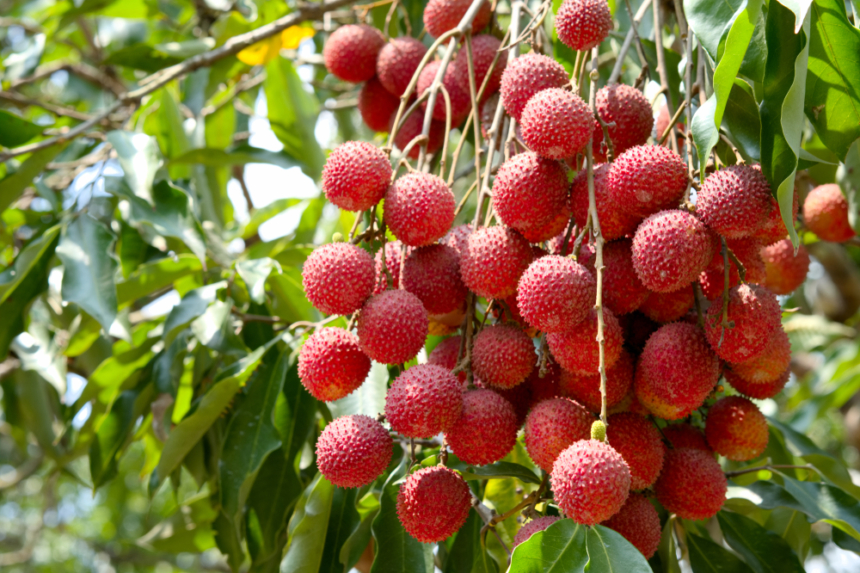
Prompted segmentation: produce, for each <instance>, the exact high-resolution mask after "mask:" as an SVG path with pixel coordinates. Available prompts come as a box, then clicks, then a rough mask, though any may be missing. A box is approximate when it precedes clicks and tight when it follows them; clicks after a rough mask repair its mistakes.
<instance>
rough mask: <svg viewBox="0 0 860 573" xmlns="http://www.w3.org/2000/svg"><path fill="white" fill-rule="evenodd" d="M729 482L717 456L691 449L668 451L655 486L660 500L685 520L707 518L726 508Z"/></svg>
mask: <svg viewBox="0 0 860 573" xmlns="http://www.w3.org/2000/svg"><path fill="white" fill-rule="evenodd" d="M727 490H728V483H727V482H726V476H725V475H724V474H723V469H722V468H721V467H720V464H718V463H717V460H715V459H714V455H713V454H711V453H708V452H703V451H701V450H694V449H689V448H684V449H677V450H669V451H668V452H666V460H665V462H664V464H663V471H662V472H661V473H660V477H659V478H658V479H657V483H656V484H655V485H654V492H655V493H656V494H657V501H659V502H660V504H661V505H662V506H663V507H665V508H666V510H667V511H670V512H672V513H676V514H678V517H680V518H682V519H708V518H710V517H713V516H715V515H716V514H717V512H718V511H720V508H722V507H723V502H724V501H725V500H726V491H727Z"/></svg>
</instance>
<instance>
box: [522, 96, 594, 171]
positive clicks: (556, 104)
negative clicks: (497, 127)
mask: <svg viewBox="0 0 860 573" xmlns="http://www.w3.org/2000/svg"><path fill="white" fill-rule="evenodd" d="M520 118H521V122H520V125H521V126H522V136H523V141H525V142H526V145H528V146H529V149H531V150H532V151H534V152H536V153H537V154H538V155H541V156H542V157H546V158H548V159H567V158H569V157H573V156H574V155H576V154H577V153H579V152H580V151H582V149H583V148H584V147H585V144H586V143H588V139H589V138H590V137H591V133H592V130H593V129H594V117H593V116H592V115H591V110H590V109H589V107H588V104H587V103H585V102H584V101H583V100H582V98H581V97H579V96H578V95H575V94H573V93H571V92H568V91H565V90H563V89H561V88H550V89H546V90H543V91H541V92H538V93H537V94H535V95H534V96H532V98H531V99H530V100H529V101H528V103H526V107H525V108H524V109H523V113H522V115H521V116H520Z"/></svg>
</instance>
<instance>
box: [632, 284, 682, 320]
mask: <svg viewBox="0 0 860 573" xmlns="http://www.w3.org/2000/svg"><path fill="white" fill-rule="evenodd" d="M694 302H695V298H693V289H692V288H681V289H678V290H676V291H672V292H666V293H663V292H652V293H650V294H648V297H647V298H646V299H645V301H644V302H643V303H642V304H641V305H640V306H639V312H641V313H642V314H644V315H645V316H647V317H648V318H650V319H651V320H654V321H657V322H663V323H666V322H673V321H675V320H678V319H679V318H681V317H682V316H684V315H685V314H687V312H688V311H689V310H690V309H691V308H693V303H694Z"/></svg>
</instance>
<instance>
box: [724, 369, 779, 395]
mask: <svg viewBox="0 0 860 573" xmlns="http://www.w3.org/2000/svg"><path fill="white" fill-rule="evenodd" d="M724 374H725V377H726V382H728V383H729V384H731V385H732V388H734V389H735V390H737V391H738V393H740V394H743V395H744V396H747V397H749V398H755V399H756V400H765V399H767V398H773V397H774V396H776V395H777V394H779V393H780V392H782V389H783V388H785V385H786V384H787V383H788V379H789V378H790V376H791V370H790V369H788V368H786V369H785V372H783V373H782V374H780V375H779V377H778V378H776V379H775V380H770V381H768V382H750V381H749V380H747V379H746V378H741V377H740V376H738V375H737V374H735V373H734V372H732V371H731V370H726V371H725V372H724Z"/></svg>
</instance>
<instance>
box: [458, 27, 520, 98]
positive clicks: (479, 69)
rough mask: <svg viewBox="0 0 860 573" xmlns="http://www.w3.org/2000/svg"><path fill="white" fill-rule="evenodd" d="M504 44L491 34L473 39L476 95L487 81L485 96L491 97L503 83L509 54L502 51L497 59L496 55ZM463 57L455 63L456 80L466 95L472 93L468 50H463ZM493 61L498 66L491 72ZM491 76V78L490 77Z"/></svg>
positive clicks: (473, 68)
mask: <svg viewBox="0 0 860 573" xmlns="http://www.w3.org/2000/svg"><path fill="white" fill-rule="evenodd" d="M501 45H502V42H501V41H500V40H499V39H498V38H496V37H495V36H491V35H490V34H481V35H478V36H475V37H473V38H472V65H473V67H472V70H473V71H474V73H475V93H476V94H477V92H478V91H479V90H480V89H481V86H482V85H483V84H484V81H485V80H486V82H487V86H486V87H485V88H484V96H485V97H486V96H489V95H490V94H491V93H493V92H496V91H498V89H499V84H501V82H502V74H503V73H504V72H505V66H506V65H507V63H508V52H507V51H502V52H500V53H499V55H498V58H496V53H497V52H498V51H499V48H500V47H501ZM463 50H464V51H463V52H462V55H461V56H460V57H459V58H457V59H456V60H455V61H454V64H453V70H454V80H455V81H456V82H457V83H458V84H459V85H460V89H462V90H464V91H465V92H466V93H471V91H470V90H471V88H470V87H469V86H470V81H469V61H468V58H467V57H466V55H465V54H466V51H465V50H466V48H465V47H464V48H463ZM493 60H496V65H495V67H493V70H492V72H490V67H492V65H493ZM488 76H489V77H488Z"/></svg>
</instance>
